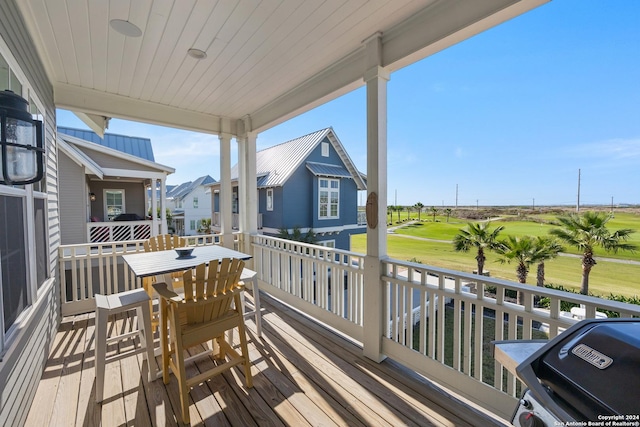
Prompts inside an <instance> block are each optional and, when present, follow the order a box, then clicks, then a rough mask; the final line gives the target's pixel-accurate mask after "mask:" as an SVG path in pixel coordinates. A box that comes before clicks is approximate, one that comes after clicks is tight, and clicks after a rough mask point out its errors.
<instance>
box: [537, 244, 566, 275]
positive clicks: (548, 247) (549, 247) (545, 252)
mask: <svg viewBox="0 0 640 427" xmlns="http://www.w3.org/2000/svg"><path fill="white" fill-rule="evenodd" d="M535 245H536V250H537V251H538V256H537V258H538V270H537V272H536V284H537V285H538V286H540V287H543V286H544V262H545V261H548V260H550V259H553V258H555V257H557V256H558V254H559V253H560V252H562V251H563V250H564V248H563V247H562V245H561V244H560V243H559V242H558V241H557V240H556V239H554V238H552V237H549V236H538V237H537V238H536V241H535Z"/></svg>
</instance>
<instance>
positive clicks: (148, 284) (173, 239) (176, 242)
mask: <svg viewBox="0 0 640 427" xmlns="http://www.w3.org/2000/svg"><path fill="white" fill-rule="evenodd" d="M143 245H144V250H145V252H156V251H166V250H170V249H176V248H184V247H186V246H187V241H186V240H184V239H183V238H181V237H180V236H176V235H171V234H161V235H159V236H152V237H150V238H149V239H147V240H146V241H145V242H144V244H143ZM182 274H183V272H181V271H178V272H175V273H171V279H172V283H171V286H172V287H173V288H176V289H177V288H182V286H183V282H182ZM155 282H156V278H155V277H145V278H143V279H142V287H143V288H144V289H145V290H146V291H147V293H148V294H149V297H150V298H151V300H150V301H149V308H150V310H151V327H152V329H153V331H154V332H155V331H156V329H157V328H158V325H159V324H160V321H159V317H158V316H159V314H158V313H155V312H154V311H153V298H154V297H155V296H154V295H153V284H154V283H155Z"/></svg>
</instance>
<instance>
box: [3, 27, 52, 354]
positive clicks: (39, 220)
mask: <svg viewBox="0 0 640 427" xmlns="http://www.w3.org/2000/svg"><path fill="white" fill-rule="evenodd" d="M5 89H9V90H11V91H13V92H14V93H16V94H17V95H20V96H22V97H23V98H25V99H26V100H27V101H28V102H29V111H30V112H31V114H32V116H33V118H34V119H38V120H41V121H43V122H44V121H45V120H44V119H45V117H44V107H43V104H41V103H40V101H39V99H38V98H37V96H36V94H35V93H34V91H33V89H32V87H31V86H30V85H29V82H28V81H27V78H26V76H25V75H24V73H22V70H21V69H20V68H19V67H18V64H17V61H16V60H15V58H14V57H13V56H12V55H11V53H10V51H9V48H8V47H7V45H6V44H5V43H4V40H3V39H2V38H0V91H2V90H5ZM45 146H46V143H45ZM45 177H46V173H45ZM47 213H48V206H47V193H46V181H45V179H44V178H43V179H42V180H41V181H39V182H36V183H34V184H29V185H13V186H9V185H2V184H0V353H2V352H3V351H4V350H5V348H6V346H7V345H9V344H10V342H11V339H12V337H13V336H14V333H15V331H17V330H19V329H20V327H21V322H22V319H24V318H25V317H26V316H27V315H28V313H29V311H30V309H31V307H32V306H33V304H34V302H35V301H36V300H37V298H38V289H39V288H40V287H41V286H42V285H43V284H45V283H46V281H47V280H48V279H49V278H50V264H49V235H48V229H49V227H48V224H47V223H48V215H47Z"/></svg>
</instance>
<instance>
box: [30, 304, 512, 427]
mask: <svg viewBox="0 0 640 427" xmlns="http://www.w3.org/2000/svg"><path fill="white" fill-rule="evenodd" d="M262 301H263V302H262V306H263V313H264V314H263V337H262V339H258V338H257V337H256V335H255V325H254V324H253V322H252V321H247V326H248V329H249V338H250V341H249V345H250V353H251V360H252V362H253V368H252V369H253V375H254V387H253V388H252V389H246V388H245V387H244V385H243V384H244V382H243V377H242V374H241V372H240V370H239V369H237V370H236V369H234V370H233V371H232V372H230V371H227V373H225V374H223V375H221V376H218V377H216V378H214V379H212V380H210V381H208V382H206V383H204V384H201V385H200V386H197V387H195V388H193V389H192V390H191V393H190V396H191V400H192V402H191V406H190V416H191V422H192V424H193V425H212V426H213V425H215V426H228V425H231V426H283V425H286V426H305V425H313V426H318V425H326V426H336V425H340V426H346V425H348V426H369V425H376V426H405V425H406V426H430V425H437V426H487V425H500V426H504V425H507V424H506V423H504V422H503V421H500V420H496V419H493V418H491V417H489V416H485V415H484V414H482V412H481V411H479V410H477V409H474V408H473V407H470V406H468V405H465V404H462V403H461V402H459V401H458V400H456V399H454V398H453V397H452V396H450V395H449V394H447V393H446V392H444V391H442V390H440V389H438V388H437V387H435V386H434V385H433V384H431V383H430V382H428V381H427V380H425V379H424V378H419V377H417V376H416V375H414V374H413V373H409V372H408V371H406V370H404V369H402V368H401V367H399V366H397V365H396V364H395V363H393V362H389V361H385V362H383V363H380V364H376V363H374V362H372V361H370V360H369V359H366V358H364V357H363V356H362V355H361V353H362V351H361V349H360V348H359V347H357V346H356V345H354V344H352V343H350V342H348V341H346V340H344V339H342V338H340V337H338V336H337V335H336V334H334V333H332V332H330V331H328V330H326V329H325V328H323V327H321V326H320V325H318V324H316V323H314V322H311V321H309V320H307V319H306V318H305V317H303V316H301V315H299V314H298V313H296V312H295V311H293V310H291V309H289V308H288V307H285V306H283V305H281V304H279V303H278V302H277V301H274V300H272V299H270V298H268V297H266V296H265V297H264V298H263V300H262ZM130 324H131V319H130V318H122V319H119V320H118V321H117V322H112V323H110V327H117V328H121V329H126V328H127V327H129V326H130ZM235 335H236V340H237V333H236V334H235ZM114 346H115V344H114ZM94 350H95V342H94V316H93V314H89V315H83V316H75V317H70V318H65V319H64V320H63V323H62V325H61V328H60V331H59V332H58V334H57V337H56V340H55V343H54V346H53V349H52V351H51V355H50V357H49V361H48V363H47V365H46V368H45V371H44V374H43V376H42V379H41V381H40V384H39V386H38V390H37V394H36V397H35V400H34V402H33V404H32V406H31V410H30V413H29V418H28V420H27V425H29V426H45V425H49V426H74V425H75V426H106V427H111V426H148V425H153V426H164V425H179V424H181V423H180V421H179V420H180V414H179V397H178V390H177V384H176V381H175V378H174V377H173V376H172V380H171V382H170V383H169V384H168V385H167V386H165V385H164V384H163V383H162V380H161V379H159V380H157V381H153V382H151V383H149V382H148V381H147V375H146V372H147V363H146V361H144V359H143V358H142V355H138V356H131V357H128V358H125V359H123V360H121V361H118V362H112V363H109V364H107V368H106V374H105V394H104V398H105V400H104V402H103V404H102V405H98V404H96V403H95V369H94ZM111 350H115V347H112V348H111ZM211 363H214V362H213V360H212V359H211V358H209V357H206V358H205V359H201V360H200V361H198V362H194V363H192V364H191V365H190V367H189V368H188V372H189V370H190V371H191V374H193V373H194V372H196V371H197V370H198V368H199V367H200V368H204V367H205V365H207V366H209V365H210V364H211ZM141 373H142V374H141Z"/></svg>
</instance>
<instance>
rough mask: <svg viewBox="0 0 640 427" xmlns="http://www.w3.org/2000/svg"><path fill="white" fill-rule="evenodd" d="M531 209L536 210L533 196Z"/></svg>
mask: <svg viewBox="0 0 640 427" xmlns="http://www.w3.org/2000/svg"><path fill="white" fill-rule="evenodd" d="M531 209H532V210H534V211H535V210H536V198H535V197H534V198H533V204H532V205H531Z"/></svg>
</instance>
